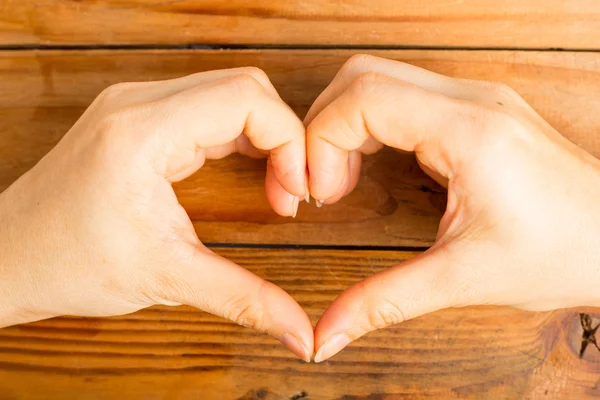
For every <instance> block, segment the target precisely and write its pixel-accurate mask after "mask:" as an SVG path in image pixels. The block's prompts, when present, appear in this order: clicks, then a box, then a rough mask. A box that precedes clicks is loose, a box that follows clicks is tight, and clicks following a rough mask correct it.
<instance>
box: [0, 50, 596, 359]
mask: <svg viewBox="0 0 600 400" xmlns="http://www.w3.org/2000/svg"><path fill="white" fill-rule="evenodd" d="M305 127H306V128H305ZM384 145H387V146H391V147H394V148H396V149H399V150H402V151H408V152H415V153H416V156H417V159H418V161H419V164H420V166H421V167H422V169H423V170H424V171H425V172H426V173H427V174H428V175H429V176H431V177H432V178H433V179H435V180H436V181H437V182H439V183H440V184H442V185H444V186H446V187H447V188H448V205H447V210H446V213H445V214H444V216H443V218H442V220H441V223H440V227H439V231H438V234H437V239H436V242H435V244H434V246H432V247H431V248H430V249H429V250H428V251H426V252H425V253H423V254H422V255H420V256H418V257H415V258H413V259H411V260H409V261H407V262H405V263H403V264H401V265H398V266H396V267H393V268H390V269H388V270H386V271H384V272H382V273H379V274H376V275H373V276H371V277H369V278H368V279H366V280H364V281H362V282H360V283H358V284H356V285H355V286H353V287H351V288H349V289H347V290H346V291H345V292H343V293H342V294H341V295H340V296H339V297H338V298H337V299H336V300H335V301H334V302H333V303H332V304H331V305H330V307H329V308H328V309H327V310H326V312H325V313H324V314H323V316H322V317H321V319H320V320H319V322H318V324H317V326H316V328H315V330H314V333H313V327H312V325H311V322H310V320H309V318H308V317H307V315H306V313H305V312H304V311H303V310H302V308H301V307H300V306H299V305H298V304H297V303H296V302H295V301H294V300H293V299H292V298H291V297H290V296H289V295H288V294H287V293H286V292H284V291H283V290H282V289H280V288H279V287H277V286H275V285H273V284H272V283H270V282H267V281H265V280H263V279H261V278H260V277H258V276H255V275H254V274H252V273H250V272H249V271H247V270H245V269H244V268H242V267H240V266H238V265H236V264H234V263H232V262H230V261H228V260H226V259H224V258H222V257H220V256H218V255H216V254H215V253H213V252H212V251H210V250H209V249H207V248H206V247H204V246H203V245H202V243H201V242H200V240H199V239H198V237H197V236H196V234H195V231H194V229H193V226H192V223H191V221H190V219H189V217H188V216H187V214H186V212H185V211H184V209H183V208H182V207H181V206H180V204H179V203H178V201H177V198H176V196H175V194H174V192H173V189H172V187H171V183H172V182H175V181H178V180H181V179H185V178H186V177H188V176H189V175H191V174H192V173H194V172H195V171H196V170H198V169H199V168H201V167H202V165H203V163H204V162H205V160H206V159H218V158H222V157H225V156H227V155H229V154H231V153H235V152H238V153H241V154H245V155H248V156H251V157H265V156H268V163H267V173H266V183H265V184H266V191H267V198H268V200H269V202H270V204H271V206H272V207H273V209H274V210H275V211H276V212H277V213H279V214H280V215H283V216H293V215H295V213H296V210H297V207H298V202H299V201H302V200H303V199H308V196H309V194H310V195H312V196H313V197H314V198H315V199H317V200H321V201H322V202H324V203H326V204H330V203H334V202H336V201H338V200H339V199H340V198H342V197H343V196H344V195H346V194H348V193H350V192H351V191H352V190H353V188H354V187H355V185H356V184H357V181H358V177H359V172H360V163H361V153H373V152H376V151H377V150H379V149H380V148H381V147H383V146H384ZM0 227H1V229H0V241H1V243H2V252H1V254H0V277H1V279H0V294H1V297H2V301H1V302H0V326H8V325H12V324H18V323H24V322H29V321H34V320H39V319H43V318H49V317H54V316H58V315H65V314H68V315H79V316H110V315H119V314H126V313H131V312H134V311H136V310H139V309H142V308H145V307H148V306H151V305H155V304H165V305H178V304H187V305H191V306H194V307H197V308H199V309H202V310H204V311H207V312H210V313H213V314H216V315H220V316H222V317H225V318H229V319H231V320H232V321H235V322H237V323H239V324H241V325H244V326H248V327H252V328H255V329H258V330H260V331H264V332H267V333H269V334H270V335H272V336H273V337H275V338H277V339H279V340H281V342H282V343H283V344H284V345H285V346H286V347H288V348H289V349H290V350H291V351H292V352H294V353H295V354H296V355H298V356H299V357H300V358H302V359H304V360H306V361H309V360H310V358H311V357H312V355H313V354H314V353H315V352H316V355H315V361H317V362H319V361H322V360H324V359H327V358H329V357H331V356H332V355H334V354H335V353H337V352H338V351H339V350H341V349H342V348H343V347H345V346H346V345H347V344H348V343H350V342H351V341H353V340H356V339H357V338H359V337H360V336H362V335H364V334H365V333H367V332H369V331H372V330H375V329H380V328H383V327H386V326H388V325H391V324H395V323H398V322H401V321H404V320H407V319H410V318H414V317H417V316H419V315H422V314H425V313H428V312H432V311H435V310H439V309H442V308H446V307H460V306H467V305H477V304H497V305H512V306H516V307H520V308H523V309H531V310H548V309H555V308H562V307H570V306H577V305H598V304H600V300H599V299H598V297H599V296H598V293H599V292H598V290H597V286H598V284H599V283H600V262H599V261H600V250H599V249H600V161H599V160H597V159H595V158H594V157H592V156H591V155H590V154H588V153H586V152H585V151H583V150H581V149H579V148H578V147H576V146H575V145H573V144H571V143H570V142H568V141H567V140H566V139H564V138H563V137H562V136H561V135H560V134H559V133H558V132H556V131H555V130H554V129H553V128H552V127H551V126H550V125H548V124H547V123H546V122H545V121H544V120H543V119H542V118H541V117H540V116H539V115H537V114H536V113H535V111H534V110H533V109H532V108H531V107H529V106H528V105H527V103H526V102H525V101H524V100H523V99H522V98H520V97H519V96H518V95H517V94H516V93H514V92H513V91H512V90H510V89H508V88H507V87H505V86H503V85H500V84H496V83H490V82H482V81H470V80H461V79H454V78H450V77H445V76H441V75H438V74H435V73H432V72H429V71H426V70H423V69H419V68H416V67H413V66H410V65H407V64H403V63H400V62H395V61H390V60H385V59H381V58H376V57H371V56H363V55H360V56H355V57H353V58H351V59H350V60H349V61H348V62H347V63H346V64H345V65H344V66H343V67H342V69H341V70H340V72H339V73H338V75H337V76H336V77H335V79H334V80H333V81H332V82H331V84H330V85H329V86H328V87H327V88H326V89H325V91H324V92H323V93H322V94H321V95H320V96H319V97H318V99H317V100H316V101H315V103H314V104H313V106H312V108H311V109H310V111H309V113H308V115H307V116H306V119H305V121H304V124H303V123H302V122H301V121H300V120H299V119H298V118H297V116H296V115H295V114H294V113H293V112H292V110H291V109H290V108H289V107H288V106H287V105H286V104H285V103H284V102H283V101H282V100H281V99H280V97H279V96H278V94H277V92H276V90H275V89H274V87H273V86H272V85H271V83H270V82H269V79H268V77H267V76H266V75H265V74H264V73H263V72H262V71H260V70H258V69H256V68H241V69H231V70H220V71H210V72H204V73H200V74H195V75H191V76H187V77H183V78H179V79H174V80H169V81H162V82H144V83H124V84H118V85H115V86H111V87H109V88H108V89H107V90H105V91H104V92H103V93H102V94H100V96H99V97H98V98H97V99H96V100H95V101H94V102H93V104H92V105H91V106H90V107H89V109H88V110H87V111H86V112H85V113H84V114H83V116H82V117H81V118H80V119H79V121H78V122H77V123H76V124H75V125H74V126H73V128H72V129H71V130H70V131H69V132H68V133H67V134H66V135H65V137H64V138H63V139H62V141H61V142H60V143H59V144H58V145H57V146H56V147H55V148H54V149H53V150H52V151H51V152H50V153H48V154H47V155H46V156H45V157H44V158H43V159H42V160H41V161H40V162H39V163H38V164H37V165H36V166H35V167H34V168H33V169H32V170H30V171H29V172H27V173H26V174H25V175H23V176H22V177H21V178H20V179H19V180H18V181H17V182H15V183H14V184H13V185H12V186H11V187H9V188H8V189H7V190H6V191H5V192H4V193H2V194H1V195H0Z"/></svg>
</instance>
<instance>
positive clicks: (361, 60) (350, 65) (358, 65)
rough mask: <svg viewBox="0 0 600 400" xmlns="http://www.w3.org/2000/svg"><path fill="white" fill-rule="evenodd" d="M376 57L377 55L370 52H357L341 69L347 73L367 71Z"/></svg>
mask: <svg viewBox="0 0 600 400" xmlns="http://www.w3.org/2000/svg"><path fill="white" fill-rule="evenodd" d="M376 59H377V58H376V57H375V56H372V55H370V54H364V53H359V54H355V55H353V56H352V57H350V58H349V59H348V60H347V61H346V62H345V63H344V65H343V66H342V68H341V71H342V72H343V73H344V74H347V75H352V74H357V73H364V72H367V71H369V69H370V67H371V66H372V65H373V63H374V62H375V61H376Z"/></svg>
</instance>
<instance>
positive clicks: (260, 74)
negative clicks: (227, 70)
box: [240, 66, 270, 82]
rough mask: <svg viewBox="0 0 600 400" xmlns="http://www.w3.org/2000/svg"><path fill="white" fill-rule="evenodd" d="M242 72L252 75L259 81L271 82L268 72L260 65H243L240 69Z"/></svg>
mask: <svg viewBox="0 0 600 400" xmlns="http://www.w3.org/2000/svg"><path fill="white" fill-rule="evenodd" d="M240 72H241V73H242V74H246V75H250V76H251V77H253V78H254V79H255V80H256V81H258V82H270V80H269V76H268V75H267V73H266V72H265V71H263V70H262V69H260V68H258V67H253V66H250V67H243V68H241V69H240Z"/></svg>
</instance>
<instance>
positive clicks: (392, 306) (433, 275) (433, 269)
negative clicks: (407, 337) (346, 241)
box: [315, 248, 470, 362]
mask: <svg viewBox="0 0 600 400" xmlns="http://www.w3.org/2000/svg"><path fill="white" fill-rule="evenodd" d="M457 270H458V268H455V267H453V265H452V263H451V262H450V261H449V260H448V259H445V253H444V250H442V249H438V250H434V249H433V248H432V249H430V250H428V251H427V252H425V253H423V254H420V255H418V256H416V257H415V258H413V259H411V260H408V261H406V262H404V263H402V264H400V265H397V266H395V267H393V268H390V269H388V270H386V271H383V272H380V273H378V274H375V275H372V276H370V277H368V278H367V279H365V280H364V281H362V282H359V283H357V284H355V285H354V286H352V287H350V288H349V289H347V290H345V291H344V292H343V293H342V294H341V295H340V296H339V297H338V298H337V299H335V300H334V302H333V303H332V304H331V305H330V306H329V308H327V310H326V311H325V313H324V314H323V315H322V316H321V318H320V320H319V322H318V323H317V326H316V328H315V346H316V350H317V353H316V355H315V362H321V361H324V360H326V359H328V358H330V357H332V356H333V355H335V354H336V353H338V352H339V351H340V350H342V349H343V348H344V347H346V346H347V345H348V344H349V343H351V342H352V341H354V340H356V339H358V338H359V337H361V336H363V335H365V334H366V333H368V332H371V331H374V330H377V329H382V328H385V327H387V326H390V325H393V324H397V323H400V322H403V321H406V320H408V319H411V318H415V317H418V316H420V315H423V314H427V313H430V312H433V311H437V310H440V309H443V308H447V307H453V306H462V305H466V304H470V300H469V299H467V298H466V297H467V294H468V293H469V290H467V289H466V288H465V283H466V282H468V280H465V281H461V280H460V278H459V277H458V273H457Z"/></svg>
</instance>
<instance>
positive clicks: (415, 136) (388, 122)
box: [307, 72, 479, 199]
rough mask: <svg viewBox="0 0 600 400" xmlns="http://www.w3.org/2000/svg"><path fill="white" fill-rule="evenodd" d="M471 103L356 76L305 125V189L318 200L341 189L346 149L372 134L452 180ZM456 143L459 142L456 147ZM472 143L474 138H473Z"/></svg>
mask: <svg viewBox="0 0 600 400" xmlns="http://www.w3.org/2000/svg"><path fill="white" fill-rule="evenodd" d="M476 112H477V110H476V109H475V107H473V104H472V103H470V102H467V101H464V100H459V99H456V98H454V97H449V96H446V95H444V94H440V93H438V92H434V91H429V90H426V89H423V88H421V87H419V86H416V85H413V84H410V83H407V82H405V81H401V80H398V79H395V78H391V77H389V76H387V75H381V74H377V73H373V72H369V73H366V74H363V75H361V76H360V77H359V78H357V79H356V80H355V81H354V82H353V83H352V84H351V85H350V86H348V88H347V89H346V90H345V91H344V92H343V93H342V94H341V95H340V96H338V97H337V98H336V99H335V100H334V101H333V102H331V103H330V104H328V105H327V106H326V107H325V108H324V109H323V110H322V111H321V112H320V113H319V114H318V115H317V116H316V117H315V118H314V119H313V120H312V122H311V123H310V124H309V125H308V127H307V157H308V169H309V187H310V191H311V194H312V196H313V197H315V198H316V199H329V198H335V197H336V196H338V195H339V192H340V191H343V190H345V188H344V187H343V185H342V183H343V182H344V181H346V180H347V177H346V174H347V173H348V169H347V160H348V154H349V152H352V151H354V150H356V149H359V148H360V147H361V146H362V145H363V144H364V143H365V142H366V141H367V139H368V138H369V137H370V136H373V137H374V138H375V139H377V140H378V141H379V142H381V143H383V144H385V145H387V146H390V147H394V148H396V149H399V150H404V151H410V152H416V153H417V157H418V159H419V161H420V162H421V163H422V164H423V165H425V166H426V167H428V168H429V169H431V170H432V171H434V172H436V173H438V174H440V175H441V176H444V177H446V178H451V175H452V171H455V170H456V165H457V164H458V163H459V162H460V160H461V159H462V158H463V156H462V154H464V153H465V152H467V151H469V149H468V147H469V146H470V145H471V144H470V142H469V141H467V140H462V139H461V135H466V134H469V133H470V132H471V131H472V130H473V129H471V128H472V126H471V125H472V124H471V122H476V120H477V118H479V117H478V116H477V115H476ZM458 143H462V145H461V146H458V145H457V144H458ZM471 143H472V142H471Z"/></svg>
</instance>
